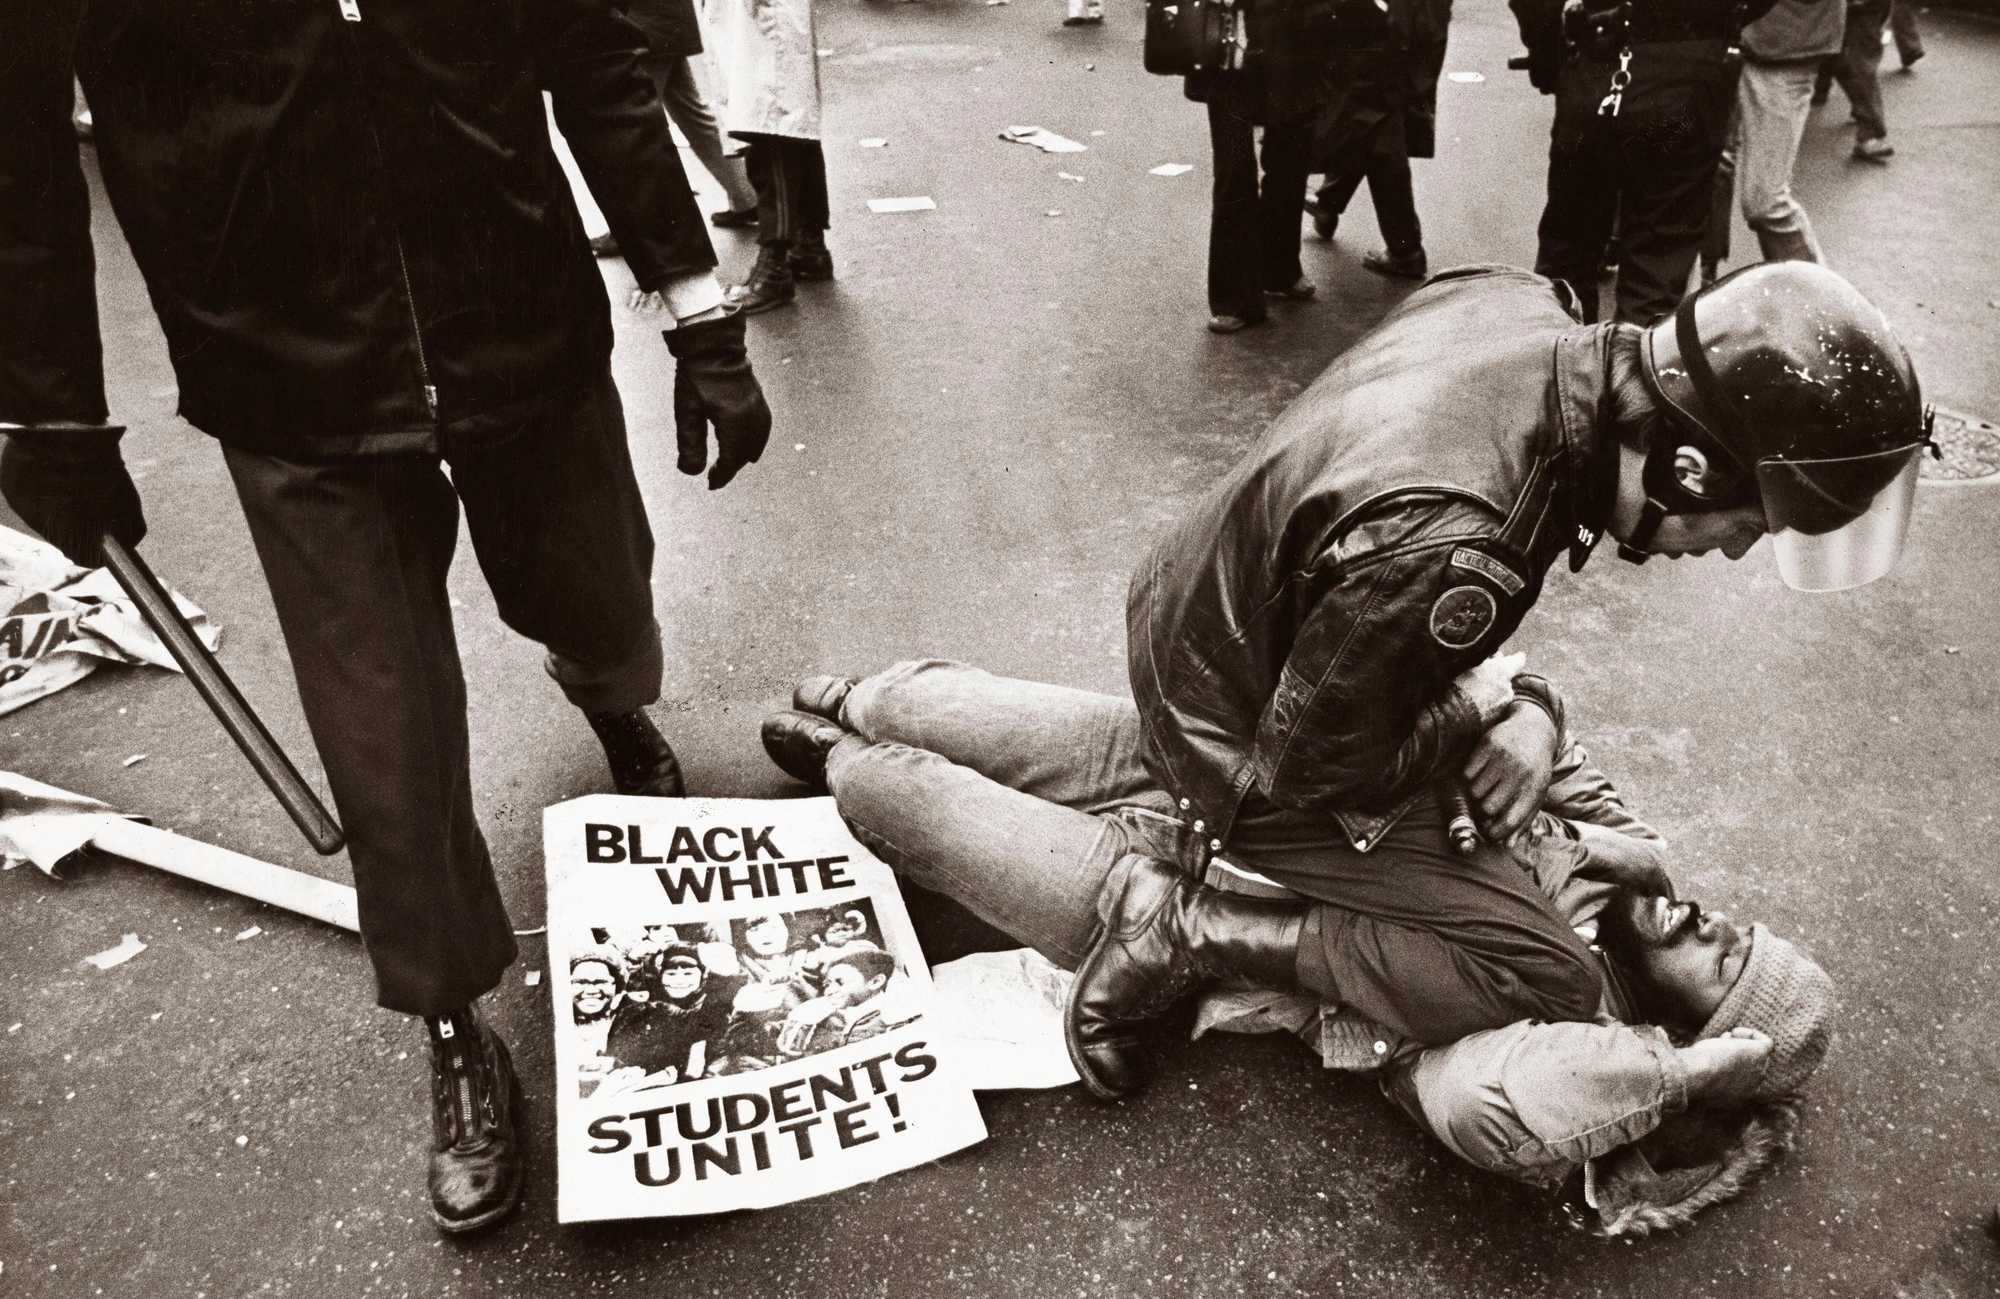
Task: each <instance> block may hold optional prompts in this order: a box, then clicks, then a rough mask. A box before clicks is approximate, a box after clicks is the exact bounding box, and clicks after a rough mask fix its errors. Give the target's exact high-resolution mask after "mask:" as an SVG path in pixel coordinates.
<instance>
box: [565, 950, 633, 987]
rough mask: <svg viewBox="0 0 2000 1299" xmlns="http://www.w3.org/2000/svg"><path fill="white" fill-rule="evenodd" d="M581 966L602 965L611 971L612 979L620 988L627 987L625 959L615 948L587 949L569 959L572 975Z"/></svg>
mask: <svg viewBox="0 0 2000 1299" xmlns="http://www.w3.org/2000/svg"><path fill="white" fill-rule="evenodd" d="M579 965H602V966H604V967H605V968H606V969H608V970H610V971H611V977H612V979H613V980H614V981H615V982H616V983H617V984H618V986H619V987H621V988H622V987H624V986H625V958H624V957H623V956H621V955H619V954H618V952H617V951H616V950H615V949H613V948H610V947H603V946H599V947H585V948H583V949H582V950H580V951H578V952H577V953H576V954H575V955H573V956H571V957H570V958H569V969H570V973H571V974H574V973H576V967H577V966H579Z"/></svg>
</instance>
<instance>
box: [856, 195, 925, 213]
mask: <svg viewBox="0 0 2000 1299" xmlns="http://www.w3.org/2000/svg"><path fill="white" fill-rule="evenodd" d="M868 210H869V211H870V212H873V213H875V214H876V215H877V216H882V215H885V214H887V213H891V212H935V211H937V204H936V203H934V202H932V201H931V197H930V195H928V194H919V195H915V196H913V197H910V198H871V199H869V200H868Z"/></svg>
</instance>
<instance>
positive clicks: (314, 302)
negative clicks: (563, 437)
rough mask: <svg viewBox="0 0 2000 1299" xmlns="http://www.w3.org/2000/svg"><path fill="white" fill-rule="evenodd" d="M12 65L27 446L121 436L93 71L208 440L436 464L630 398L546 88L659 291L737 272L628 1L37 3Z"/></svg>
mask: <svg viewBox="0 0 2000 1299" xmlns="http://www.w3.org/2000/svg"><path fill="white" fill-rule="evenodd" d="M0 50H5V51H7V52H8V58H7V74H6V75H5V76H0V121H4V122H6V123H8V126H7V128H6V129H5V130H0V301H4V302H6V303H7V304H8V309H7V310H6V311H5V312H0V420H5V421H12V422H16V423H38V422H47V421H57V420H81V421H85V422H91V421H102V420H103V419H104V417H105V409H104V394H103V379H102V364H101V359H100V356H99V351H98V348H99V342H98V331H97V320H96V312H95V301H94V298H93V296H92V289H91V276H92V265H91V248H90V242H89V217H88V206H87V198H86V190H85V184H84V179H83V173H82V170H81V169H80V167H79V165H78V161H77V147H76V141H75V137H74V134H73V132H72V130H71V126H70V121H69V112H70V105H71V84H70V76H71V66H72V62H73V63H74V66H75V69H76V72H77V75H78V76H79V77H80V78H81V79H82V82H83V86H84V90H85V93H86V95H87V96H88V98H89V101H90V106H91V110H92V114H93V116H94V118H95V121H96V130H95V137H94V138H95V144H96V154H97V161H98V166H99V169H100V170H101V172H102V174H103V179H104V187H105V190H106V192H107V193H108V194H109V196H110V199H111V203H112V207H113V209H114V210H115V211H116V213H117V216H118V220H119V224H120V225H121V226H122V227H123V230H124V234H125V238H126V241H127V242H128V243H129V244H130V246H131V249H132V253H133V256H134V258H135V259H136V260H137V262H138V263H139V268H140V270H141V271H142V272H143V273H144V275H145V280H146V287H147V289H148V291H149V292H150V294H151V296H152V301H153V307H154V310H155V312H156V313H157V314H158V316H159V320H160V326H161V328H162V330H163V331H164V332H165V334H166V338H167V345H168V349H169V352H170V354H171V357H172V360H173V364H174V370H175V373H176V376H177V377H178V379H179V382H180V410H181V414H182V415H183V416H184V417H185V418H187V419H188V421H189V422H191V423H193V424H195V425H196V426H197V427H199V428H201V429H203V430H204V431H206V432H208V433H211V434H214V435H215V436H216V437H218V438H220V439H221V440H223V441H225V442H228V443H230V444H232V445H237V446H243V447H247V448H249V449H252V450H258V451H264V452H268V453H271V454H276V455H281V456H289V457H292V458H297V459H314V458H324V457H329V456H345V455H355V454H372V453H395V452H403V451H416V450H434V449H436V448H437V446H438V444H439V442H440V441H441V440H450V439H452V438H460V439H469V438H478V437H481V436H486V435H489V434H504V433H505V432H506V431H508V430H510V429H511V428H513V427H516V426H518V424H519V423H520V422H521V421H522V420H523V419H525V418H528V417H530V416H532V414H533V413H534V412H535V410H536V409H538V408H539V407H540V406H541V405H543V404H545V403H549V402H554V401H562V400H567V399H570V398H572V397H573V395H574V393H575V392H576V391H578V390H579V389H582V388H583V387H585V386H586V385H588V384H590V383H592V382H594V381H595V380H596V379H597V378H598V377H599V376H600V375H602V374H603V373H604V370H605V367H606V364H607V363H608V360H609V357H610V352H611V322H610V311H609V307H608V304H607V303H606V301H605V296H604V286H603V281H602V280H601V279H600V277H599V273H598V270H597V267H596V264H595V262H594V260H593V259H592V258H591V256H590V252H589V249H588V246H587V244H586V241H585V239H584V234H583V229H582V225H581V222H580V220H579V218H578V216H577V213H576V208H575V204H574V202H573V200H572V199H571V197H570V190H569V183H568V181H567V179H566V177H565V176H564V173H563V170H562V168H561V166H560V165H559V164H558V163H557V161H556V158H555V155H554V153H553V151H552V149H551V145H550V140H549V127H548V122H547V110H546V109H545V107H544V101H543V98H542V91H543V90H544V89H547V90H548V91H549V92H550V93H551V95H552V97H553V101H554V107H555V115H556V120H557V122H558V124H559V125H560V126H561V128H562V130H563V134H564V137H565V138H566V140H567V141H568V143H569V146H570V148H571V151H572V152H573V153H574V154H575V156H576V158H577V161H578V164H579V166H580V167H581V169H582V170H583V173H584V175H585V176H586V177H587V178H588V180H589V181H590V185H591V190H592V193H593V195H594V196H595V197H596V198H597V200H598V202H599V204H600V206H601V207H602V208H603V209H604V212H605V215H606V217H607V218H608V219H609V221H610V224H611V229H612V233H613V234H614V235H616V236H617V238H618V241H619V244H620V246H621V247H622V249H623V250H624V254H625V257H626V259H627V261H628V263H629V265H630V266H631V268H632V270H633V273H634V275H635V277H636V278H637V279H638V281H639V283H640V284H641V286H643V287H646V288H659V287H661V286H663V285H664V284H665V283H666V282H667V281H668V280H670V279H673V278H676V277H678V276H683V275H689V274H695V273H698V272H701V271H704V270H708V269H710V268H712V267H713V266H714V265H715V255H714V252H713V250H712V249H711V247H710V245H709V242H708V236H707V231H706V227H705V226H704V225H703V223H702V220H701V214H700V212H699V210H698V209H697V208H696V206H695V202H694V198H693V195H692V194H691V193H690V191H689V189H688V183H687V175H686V172H685V171H684V170H683V168H682V166H681V162H680V158H679V155H678V152H677V151H676V150H675V148H674V146H673V141H672V139H671V137H670V135H669V133H668V127H667V123H666V119H665V118H664V117H663V116H662V114H661V112H660V104H659V99H658V96H657V94H656V93H655V92H654V90H653V88H652V83H651V81H650V80H649V78H648V77H647V75H646V72H645V69H644V63H643V59H644V56H645V50H646V43H645V38H644V37H643V36H642V35H641V34H640V32H639V30H638V29H637V28H636V27H634V26H633V25H632V24H631V23H630V22H629V21H627V20H626V19H624V18H623V17H621V16H619V15H617V14H616V13H614V12H613V11H612V9H611V7H610V5H609V3H608V2H607V0H424V2H423V3H415V2H413V0H287V2H286V3H242V2H241V0H39V2H37V3H19V4H6V5H0Z"/></svg>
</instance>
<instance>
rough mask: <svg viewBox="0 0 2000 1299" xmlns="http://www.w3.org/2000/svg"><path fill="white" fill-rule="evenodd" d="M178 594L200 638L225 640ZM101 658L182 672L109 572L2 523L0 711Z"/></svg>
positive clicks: (58, 685)
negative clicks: (80, 563)
mask: <svg viewBox="0 0 2000 1299" xmlns="http://www.w3.org/2000/svg"><path fill="white" fill-rule="evenodd" d="M173 597H174V604H175V605H176V606H177V607H178V608H179V609H180V611H181V613H182V614H183V615H185V616H186V618H187V620H188V622H189V623H190V624H191V625H192V626H193V627H194V631H195V635H196V636H198V637H200V639H201V643H202V644H204V645H206V646H208V648H209V649H210V650H214V649H215V648H216V647H218V646H219V645H221V644H222V629H221V628H219V627H217V626H215V625H214V624H213V623H211V622H209V620H208V615H206V614H204V613H203V612H202V611H201V610H200V609H197V608H196V607H195V606H194V605H193V604H191V603H190V602H189V601H188V599H187V598H186V597H185V596H183V595H181V594H180V593H179V592H174V593H173ZM103 662H112V663H147V664H151V665H152V666H154V667H162V668H168V669H171V670H173V671H176V672H177V671H179V670H180V669H179V668H178V667H177V666H176V665H175V663H174V659H173V655H171V654H169V653H168V652H167V647H166V646H165V645H163V644H161V643H160V638H159V637H157V636H155V635H154V634H153V629H152V628H150V627H148V626H147V625H146V620H145V619H144V618H143V617H141V616H140V613H139V609H138V606H137V605H135V604H133V603H132V599H131V597H130V596H128V595H126V594H125V590H124V588H123V587H121V586H119V585H118V580H117V579H116V578H114V577H112V576H111V573H110V570H108V569H103V568H92V569H83V568H78V567H77V566H76V565H74V564H72V563H70V562H69V560H68V559H67V558H65V557H64V555H63V553H62V552H61V551H59V550H57V549H56V548H55V547H54V546H51V545H49V544H48V543H47V542H45V541H41V540H38V539H36V538H34V537H31V536H29V535H28V534H27V533H25V532H16V531H15V530H14V529H12V528H8V527H0V715H4V714H7V713H11V712H13V711H14V710H15V709H17V708H20V707H22V706H24V705H26V704H30V703H33V702H34V701H35V700H37V699H40V698H41V697H42V696H44V695H50V694H54V693H55V692H56V691H58V690H61V689H62V688H63V687H64V686H67V685H71V684H73V683H74V682H76V681H78V680H79V679H81V678H83V677H85V676H88V675H89V674H90V673H91V672H92V671H94V670H95V669H96V668H97V666H98V664H100V663H103Z"/></svg>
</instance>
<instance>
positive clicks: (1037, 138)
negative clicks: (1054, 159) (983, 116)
mask: <svg viewBox="0 0 2000 1299" xmlns="http://www.w3.org/2000/svg"><path fill="white" fill-rule="evenodd" d="M1000 138H1001V139H1003V140H1005V141H1007V142H1008V143H1009V144H1025V145H1030V146H1032V147H1034V148H1037V149H1040V150H1041V151H1042V152H1043V153H1082V152H1083V151H1084V150H1085V149H1088V148H1089V147H1090V146H1089V145H1087V144H1079V143H1078V142H1077V141H1075V140H1072V139H1070V138H1069V137H1068V136H1066V135H1057V134H1056V133H1055V132H1054V131H1051V130H1048V129H1046V128H1044V127H1040V126H1010V127H1008V128H1007V129H1006V130H1004V131H1002V132H1000Z"/></svg>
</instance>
